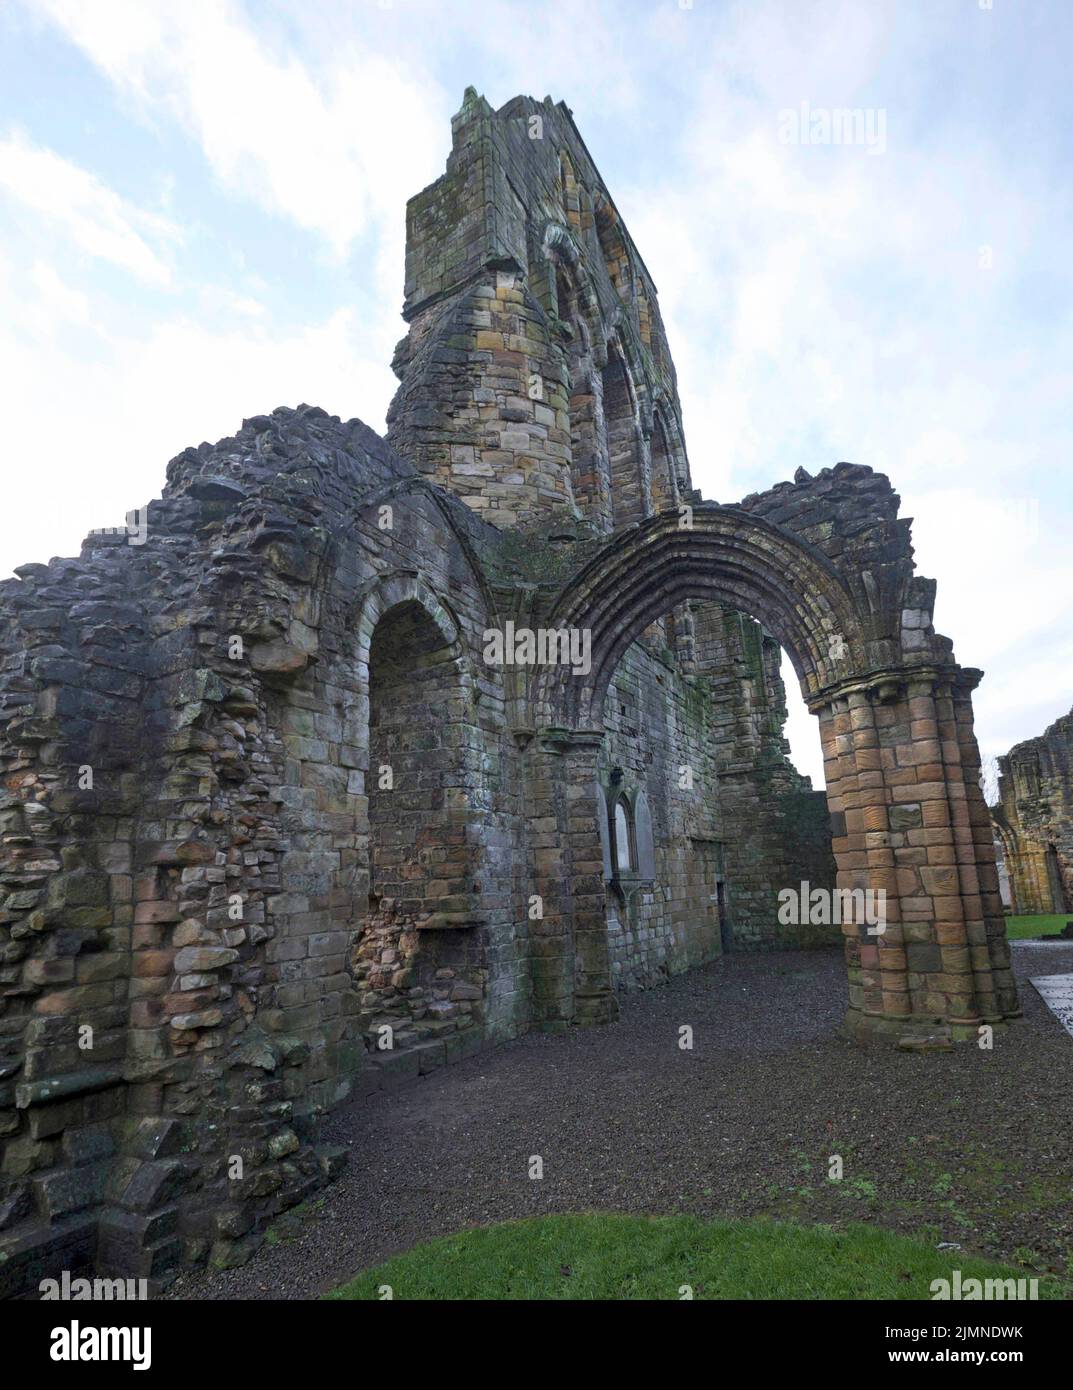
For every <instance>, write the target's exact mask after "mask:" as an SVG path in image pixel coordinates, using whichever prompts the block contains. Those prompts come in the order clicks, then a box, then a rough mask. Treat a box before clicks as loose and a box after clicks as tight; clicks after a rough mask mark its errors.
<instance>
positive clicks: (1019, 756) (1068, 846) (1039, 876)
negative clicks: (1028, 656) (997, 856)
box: [991, 713, 1073, 913]
mask: <svg viewBox="0 0 1073 1390" xmlns="http://www.w3.org/2000/svg"><path fill="white" fill-rule="evenodd" d="M999 770H1000V774H1001V775H1000V778H999V802H998V805H997V806H995V807H993V808H992V813H991V814H992V818H993V820H994V822H995V828H996V830H997V832H998V834H999V835H1000V836H1001V839H1002V848H1003V854H1004V858H1005V861H1006V870H1007V872H1008V874H1009V881H1010V892H1011V896H1012V904H1011V905H1012V908H1013V911H1014V912H1019V913H1033V912H1073V713H1071V714H1066V715H1063V716H1062V718H1061V719H1057V720H1055V722H1054V723H1053V724H1052V725H1051V726H1050V728H1048V729H1046V730H1045V731H1044V732H1043V733H1042V734H1041V735H1040V736H1039V738H1032V739H1028V740H1026V741H1025V742H1024V743H1019V744H1017V745H1016V747H1014V748H1011V749H1010V751H1009V752H1008V753H1007V754H1006V756H1005V757H1004V758H1000V759H999Z"/></svg>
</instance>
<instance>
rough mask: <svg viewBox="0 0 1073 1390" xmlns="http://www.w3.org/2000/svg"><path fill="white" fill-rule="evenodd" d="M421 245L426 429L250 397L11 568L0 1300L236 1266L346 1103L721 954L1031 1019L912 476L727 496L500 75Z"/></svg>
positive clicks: (969, 1017)
mask: <svg viewBox="0 0 1073 1390" xmlns="http://www.w3.org/2000/svg"><path fill="white" fill-rule="evenodd" d="M407 233H408V249H407V263H406V299H405V309H404V316H405V319H406V322H407V324H408V333H407V336H406V337H405V339H404V340H403V342H402V343H401V344H400V346H399V348H398V350H397V353H396V357H395V366H396V370H397V372H398V374H399V377H400V386H399V389H398V393H397V395H396V397H395V400H394V403H393V404H392V407H391V411H390V415H389V424H390V428H389V431H388V435H387V439H386V441H385V440H384V439H381V438H380V437H379V436H377V435H376V434H374V433H373V431H371V430H370V429H368V428H367V427H366V426H365V425H363V424H362V423H361V422H360V421H357V420H351V421H349V422H347V423H343V422H341V421H340V420H339V419H337V418H334V417H331V416H328V415H326V414H325V413H324V411H322V410H318V409H311V408H310V407H308V406H304V405H303V406H299V407H298V408H297V409H296V410H291V409H279V410H275V411H273V412H272V414H270V415H263V416H258V417H256V418H254V419H251V420H247V421H245V422H244V423H243V425H242V428H241V430H240V431H239V432H238V434H237V435H235V437H234V438H229V439H223V440H221V441H220V442H219V443H217V444H215V445H210V444H201V445H200V446H198V447H197V448H190V449H186V450H185V451H184V452H183V453H181V454H179V455H178V457H176V458H175V459H173V460H172V461H171V463H170V464H169V465H168V470H167V483H166V486H165V488H164V492H163V496H162V497H161V498H160V499H158V500H156V501H153V502H150V503H149V505H148V508H147V509H146V510H145V511H144V512H142V513H140V514H139V525H138V527H137V528H135V531H134V532H133V533H132V534H131V535H127V534H126V533H125V532H120V533H118V534H116V533H96V534H93V535H91V536H90V537H89V539H88V540H87V541H86V542H85V544H84V546H83V549H82V554H81V556H80V557H79V558H78V559H53V560H51V561H50V562H49V563H48V564H47V565H46V564H29V565H24V566H22V567H21V568H20V569H19V570H17V571H16V575H17V577H16V578H13V579H9V580H7V581H5V582H3V583H0V636H2V653H3V656H2V663H3V664H2V667H0V769H2V780H0V850H2V854H0V1136H2V1143H3V1155H2V1160H0V1292H3V1293H7V1294H11V1293H15V1292H18V1291H19V1290H22V1289H34V1288H36V1287H37V1283H38V1281H39V1280H40V1279H41V1278H42V1277H45V1276H51V1277H58V1273H59V1272H60V1271H63V1270H68V1271H80V1270H86V1269H92V1270H95V1271H97V1272H99V1273H100V1274H102V1275H114V1276H122V1277H137V1278H147V1279H149V1280H151V1281H157V1282H159V1281H162V1280H165V1279H167V1278H168V1277H169V1276H170V1275H171V1274H172V1273H173V1272H174V1271H175V1269H176V1268H177V1267H178V1266H179V1265H180V1264H181V1263H183V1262H186V1263H201V1262H205V1261H211V1262H212V1263H213V1264H215V1265H218V1266H219V1265H228V1264H233V1263H237V1262H239V1261H241V1260H243V1259H245V1258H247V1257H248V1255H249V1254H250V1253H251V1251H252V1250H253V1249H255V1248H256V1246H257V1244H258V1242H259V1241H260V1240H261V1239H262V1237H263V1231H264V1228H265V1225H266V1223H267V1222H268V1221H269V1220H270V1219H271V1218H272V1217H273V1215H274V1214H276V1213H278V1212H279V1211H281V1210H282V1209H283V1208H285V1207H287V1206H290V1205H293V1204H295V1203H297V1202H298V1201H300V1200H301V1199H302V1198H304V1197H305V1196H307V1194H309V1193H310V1192H311V1191H312V1190H313V1189H314V1188H315V1187H316V1186H317V1185H318V1184H319V1183H321V1182H323V1181H324V1180H325V1178H326V1177H329V1176H331V1175H332V1173H333V1172H334V1171H335V1170H336V1168H337V1167H338V1165H339V1164H340V1163H341V1161H342V1157H343V1155H342V1154H341V1153H340V1152H339V1151H337V1150H332V1149H328V1148H325V1147H324V1146H323V1144H322V1143H321V1141H320V1123H321V1120H322V1117H323V1116H324V1115H325V1114H326V1113H327V1112H328V1111H329V1110H331V1109H332V1107H334V1106H338V1105H339V1104H340V1103H341V1102H343V1101H344V1100H346V1099H347V1098H348V1097H349V1098H361V1097H362V1096H364V1095H367V1094H369V1093H371V1092H373V1091H375V1090H377V1089H378V1088H380V1087H382V1086H385V1085H387V1084H394V1083H395V1082H396V1081H399V1080H404V1079H407V1078H411V1077H416V1076H419V1075H420V1074H422V1073H426V1072H428V1071H430V1070H432V1069H433V1068H435V1067H438V1066H441V1065H443V1064H445V1063H448V1062H451V1061H453V1060H454V1059H456V1058H460V1057H465V1056H467V1055H469V1054H470V1053H471V1052H473V1051H474V1050H475V1049H478V1048H481V1047H486V1046H489V1045H492V1044H495V1043H497V1042H500V1041H502V1040H504V1039H509V1038H512V1037H516V1036H518V1035H519V1034H521V1033H523V1032H525V1031H526V1030H529V1029H534V1028H541V1029H563V1028H568V1027H572V1026H575V1025H584V1024H605V1023H609V1022H611V1021H612V1020H614V1018H615V1017H616V1013H617V1009H618V999H619V997H620V996H621V993H622V992H623V991H628V990H631V989H640V988H647V987H650V986H653V985H657V984H659V983H660V982H661V981H662V980H664V979H666V978H667V977H668V976H669V975H672V974H674V973H676V972H679V971H682V970H686V969H689V968H691V967H694V966H698V965H701V964H703V963H705V962H708V961H711V960H713V959H715V958H716V957H718V956H719V954H720V953H721V952H722V951H724V950H727V949H731V948H735V949H738V948H753V947H758V948H773V947H779V946H783V945H801V944H810V945H811V944H822V943H824V942H841V944H842V946H843V948H844V951H845V959H846V968H847V1006H848V1007H847V1026H848V1028H849V1029H850V1031H851V1032H853V1033H855V1034H859V1035H863V1036H873V1035H875V1036H879V1037H887V1036H889V1037H890V1038H891V1039H893V1040H898V1039H904V1038H906V1037H907V1036H908V1037H910V1038H913V1037H917V1038H927V1037H932V1036H934V1035H935V1034H936V1033H943V1034H945V1035H946V1036H947V1037H966V1036H974V1035H975V1030H976V1029H977V1028H978V1027H979V1026H980V1025H981V1023H992V1024H997V1023H1000V1022H1002V1021H1003V1020H1005V1019H1007V1018H1010V1017H1014V1016H1016V1014H1017V1012H1018V1007H1017V997H1016V993H1015V989H1014V983H1013V979H1012V976H1011V973H1010V969H1009V957H1008V952H1007V947H1006V942H1005V937H1004V931H1003V918H1002V912H1001V904H1000V901H999V896H998V885H997V878H996V871H995V857H994V849H993V844H992V832H991V826H990V822H989V817H988V811H987V807H986V805H985V804H984V800H983V796H982V794H981V792H980V788H979V780H978V779H979V767H980V759H979V753H978V749H977V745H976V739H975V737H974V734H973V723H972V691H973V689H974V687H975V685H976V683H977V681H978V679H979V675H980V673H979V672H977V671H973V670H966V669H963V668H962V667H960V666H958V664H957V663H956V662H955V660H954V657H953V653H952V648H951V644H950V642H949V641H948V640H947V639H946V638H944V637H941V636H938V635H937V634H936V633H935V631H934V629H933V627H932V607H933V602H934V598H935V585H934V583H932V582H931V581H929V580H927V579H924V578H921V577H920V576H918V575H916V574H915V573H914V568H913V561H912V550H911V545H910V531H909V522H908V521H907V520H904V519H900V518H899V516H898V505H899V499H898V497H897V496H896V494H895V493H894V492H893V490H892V488H891V485H890V483H889V482H888V481H887V479H886V478H885V477H882V476H881V475H878V474H875V473H873V472H872V471H871V470H870V469H868V468H865V467H858V466H854V465H851V464H848V463H840V464H838V465H837V466H835V467H834V468H824V469H823V470H822V471H820V472H819V473H818V474H817V475H816V476H815V477H812V476H810V475H809V474H808V473H806V472H805V471H804V470H798V472H797V474H796V476H795V479H794V481H793V482H782V483H779V484H777V485H776V486H775V487H773V488H771V489H770V490H768V491H766V492H763V493H758V494H754V495H752V496H750V497H747V498H746V499H745V500H744V501H743V502H740V503H735V504H733V505H719V504H717V503H715V502H705V501H703V500H702V499H701V497H700V495H699V493H698V492H697V491H696V490H695V489H694V488H693V486H692V482H691V479H690V470H689V462H688V459H687V455H686V448H685V441H684V435H683V429H682V418H681V408H680V404H679V400H678V393H677V389H676V384H675V373H674V367H673V364H672V361H671V355H670V351H669V348H668V344H667V339H666V336H665V333H664V330H663V325H662V322H661V318H660V311H659V304H658V300H657V295H656V289H655V286H654V285H653V283H652V280H651V277H650V276H649V274H648V271H647V270H646V268H645V265H644V262H643V261H642V260H641V257H640V255H639V254H638V252H637V249H636V247H635V246H634V244H633V241H632V239H631V237H630V235H629V232H628V231H627V229H626V227H625V226H624V225H623V222H622V219H621V217H620V215H619V213H618V211H617V209H616V207H615V204H614V202H613V201H612V199H611V197H610V195H609V193H608V192H607V190H606V189H605V187H604V185H603V182H602V180H601V178H600V175H599V173H598V172H597V170H596V168H595V166H594V165H593V162H592V159H591V158H590V156H589V154H588V151H587V150H586V148H585V145H584V143H583V142H582V140H581V137H580V136H579V134H578V132H577V130H576V129H575V126H574V123H573V120H572V119H571V116H570V113H569V111H568V110H567V108H566V107H565V106H563V105H561V104H558V105H556V104H553V103H552V102H551V101H550V99H549V100H547V101H544V102H536V101H533V100H531V99H529V98H524V97H519V98H516V99H515V100H513V101H511V102H509V103H508V104H507V105H506V106H505V107H503V108H502V110H500V111H494V110H493V109H492V108H491V107H490V106H489V105H488V103H487V102H486V101H485V100H484V99H483V98H481V97H478V96H477V95H476V93H475V92H473V91H472V90H470V91H468V92H467V93H466V97H465V101H464V104H463V106H462V109H461V111H460V112H459V113H458V115H457V117H456V118H455V121H454V147H453V149H452V152H451V155H450V157H449V159H448V164H447V172H446V173H445V175H444V176H443V177H442V178H441V179H439V180H437V182H436V183H434V184H432V185H431V187H429V188H427V189H425V190H424V192H422V193H420V194H418V195H417V197H416V198H414V199H412V200H411V202H410V204H409V207H408V210H407ZM128 542H136V543H128ZM780 645H781V647H782V648H784V649H785V650H786V652H787V653H788V654H789V657H790V660H791V661H792V663H793V666H794V669H795V671H796V674H797V677H798V680H799V683H800V689H801V692H802V694H803V696H804V698H805V700H806V701H807V703H808V706H809V708H810V709H811V710H812V712H813V713H814V714H815V715H816V716H817V719H818V721H819V730H820V737H821V740H822V744H823V750H824V758H825V768H826V781H827V790H826V799H825V798H824V796H823V794H822V793H817V792H814V791H813V790H812V788H811V785H810V784H809V782H808V780H807V779H806V778H803V777H801V776H799V775H798V773H797V772H796V771H795V769H794V768H793V766H792V764H791V763H790V761H789V759H788V756H787V755H788V745H787V743H786V740H785V738H784V735H783V725H784V722H785V718H786V704H785V691H784V688H783V685H782V682H781V679H780V676H779V657H780V653H779V648H780ZM801 884H806V885H812V887H813V888H814V889H818V890H821V891H828V890H831V889H833V888H835V887H836V885H837V887H838V888H839V889H841V890H843V896H844V900H845V901H847V902H851V901H853V900H854V895H857V896H858V897H860V898H861V899H862V900H863V899H864V897H865V896H866V895H868V897H869V900H870V901H871V900H872V899H873V898H874V897H875V896H876V895H879V894H882V895H883V899H884V901H885V904H886V908H885V917H884V921H883V925H882V927H878V928H877V927H876V926H875V925H874V924H872V923H866V922H864V921H855V920H839V919H838V918H835V919H833V920H832V919H828V918H826V917H821V918H819V919H816V918H814V917H811V916H810V918H809V920H808V921H803V920H800V919H798V920H797V921H795V922H791V923H786V922H780V920H779V913H778V902H779V894H780V893H782V892H784V891H785V890H787V889H790V890H792V893H791V894H790V895H789V896H790V897H791V899H793V898H794V897H795V895H796V894H797V893H798V890H799V886H800V885H801ZM801 1007H802V1008H808V1007H809V1001H808V1000H807V999H804V998H803V999H802V1001H801ZM355 1154H356V1159H357V1161H359V1162H360V1161H361V1154H360V1149H355Z"/></svg>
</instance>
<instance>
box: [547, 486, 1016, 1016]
mask: <svg viewBox="0 0 1073 1390" xmlns="http://www.w3.org/2000/svg"><path fill="white" fill-rule="evenodd" d="M906 539H907V538H906ZM832 549H833V550H834V553H835V554H836V555H837V554H838V553H839V541H838V539H837V538H836V542H835V544H834V546H832ZM889 553H890V552H889V551H888V554H889ZM910 553H911V552H910ZM905 559H908V556H906V557H905ZM926 585H927V581H918V580H916V579H915V578H914V577H913V574H912V567H911V563H905V562H904V561H903V560H901V559H900V557H895V559H894V562H893V563H891V564H888V565H887V567H886V568H885V569H884V568H883V567H882V565H880V564H877V565H876V566H875V567H874V568H873V569H869V568H867V567H864V566H858V567H857V568H856V571H855V572H854V573H850V572H848V571H847V568H846V567H844V566H840V565H839V564H837V563H836V562H835V559H834V558H833V557H832V555H829V554H825V553H824V552H823V551H822V550H821V549H820V548H819V547H818V546H817V545H815V544H813V543H812V542H811V541H810V540H809V539H806V538H805V537H803V536H801V535H799V534H794V533H793V532H792V531H790V530H789V529H787V528H786V527H784V526H780V525H778V524H776V523H775V522H773V521H771V520H769V519H767V518H766V517H764V516H760V515H756V514H754V513H753V512H751V511H749V510H747V509H746V508H745V507H722V506H718V505H716V504H698V505H697V506H696V507H694V508H690V507H680V508H679V509H678V510H677V511H676V512H664V513H663V514H661V515H659V516H654V517H650V518H648V519H647V520H645V521H644V522H641V523H639V524H636V525H634V526H631V527H627V528H625V529H624V530H623V531H621V532H618V533H616V535H615V536H614V537H612V538H611V540H609V541H608V543H607V544H606V545H605V546H603V547H602V549H601V550H600V551H599V552H598V553H597V554H596V555H595V556H594V557H593V558H592V559H591V560H590V561H589V563H588V564H587V565H585V566H584V567H583V568H582V569H581V570H580V571H579V572H578V573H577V574H576V575H575V576H574V577H573V579H572V580H571V581H570V582H569V583H568V584H567V585H566V586H565V587H564V589H563V590H562V592H561V593H560V595H559V598H558V601H557V602H556V603H555V604H554V606H553V607H552V610H551V613H550V615H549V621H550V622H551V624H552V625H553V626H554V627H555V628H557V629H559V630H562V629H569V630H573V631H576V632H579V633H580V640H579V641H576V642H574V644H573V646H574V648H575V649H577V650H582V651H585V652H587V653H588V660H587V661H586V662H585V663H584V666H583V667H582V666H581V665H579V664H577V663H575V664H573V665H568V664H563V665H557V666H551V667H548V668H545V669H543V670H542V671H541V672H540V674H539V676H538V677H537V680H536V682H535V692H534V693H535V706H536V708H537V710H538V711H539V715H540V719H541V722H542V724H543V726H544V729H545V730H546V735H545V737H546V740H547V741H548V742H549V743H551V742H554V741H556V740H557V741H558V747H559V749H560V751H563V750H566V751H567V754H568V764H567V773H566V775H567V777H568V778H569V779H570V781H571V793H570V795H571V796H572V797H573V799H574V807H573V824H575V825H577V826H578V829H577V830H576V831H573V830H572V831H571V834H572V835H574V836H576V837H577V838H578V844H577V846H576V848H575V849H574V851H573V858H574V860H575V861H576V862H585V857H586V855H587V854H588V855H591V856H592V857H595V854H596V852H597V850H596V849H593V848H591V847H590V846H588V845H587V842H586V841H587V839H588V838H591V836H592V834H594V833H595V832H590V829H589V827H588V825H587V824H586V822H584V821H583V820H582V819H581V818H580V816H579V815H578V804H579V803H581V804H584V798H586V797H590V798H591V795H592V793H591V792H590V791H588V790H587V789H588V788H590V787H591V785H592V782H593V778H594V770H595V768H596V765H597V758H598V749H599V746H600V743H601V740H602V739H603V736H604V731H603V725H602V710H603V703H604V698H605V695H606V692H607V689H608V684H609V682H610V680H611V678H612V676H613V674H614V672H615V670H616V667H617V665H618V663H619V661H620V660H621V659H622V657H623V654H624V653H625V652H626V650H627V649H628V648H629V647H630V645H631V644H632V643H633V642H635V641H636V640H637V639H638V638H639V637H640V636H641V634H642V633H643V632H644V631H645V629H646V628H648V627H649V626H650V624H652V623H653V622H655V621H656V620H658V619H659V618H661V617H662V616H663V615H665V614H667V613H669V612H670V611H671V610H673V609H674V608H675V607H676V606H677V605H679V604H681V603H683V602H684V601H686V600H690V599H700V600H711V601H715V602H717V603H720V604H723V605H725V606H727V607H728V608H731V609H735V610H737V611H739V612H742V613H745V614H749V615H750V616H751V617H753V618H755V619H756V620H757V621H759V623H760V624H761V625H762V627H763V628H764V629H766V630H767V631H768V632H769V633H770V634H771V635H772V636H773V637H774V638H776V639H777V641H778V642H779V644H780V645H781V646H782V647H783V649H784V650H785V651H786V652H787V654H788V655H789V657H790V660H791V662H792V664H793V666H794V670H795V672H796V674H797V677H798V680H799V682H800V686H801V691H802V694H803V696H804V697H805V700H806V703H807V704H808V706H809V708H810V709H811V710H812V711H813V712H814V713H815V714H817V715H818V717H819V721H820V738H821V743H822V746H823V751H824V765H825V774H826V781H827V800H828V807H829V811H830V814H831V825H832V850H833V852H834V857H835V862H836V865H837V889H836V890H835V896H836V898H838V899H839V900H840V901H839V908H840V910H841V912H842V913H844V914H845V915H842V916H840V917H839V918H838V919H837V920H838V921H839V923H840V927H841V932H842V937H843V942H844V947H845V956H846V964H847V971H848V980H849V1010H848V1013H847V1024H848V1025H849V1026H850V1027H851V1029H853V1030H854V1031H857V1032H866V1033H876V1032H881V1033H882V1032H894V1033H897V1034H899V1035H905V1034H907V1033H908V1034H914V1035H916V1036H920V1035H927V1034H928V1033H930V1032H931V1031H934V1030H935V1029H936V1028H937V1027H938V1028H941V1029H942V1030H943V1032H944V1033H945V1034H946V1035H948V1036H949V1035H951V1034H953V1035H954V1036H968V1035H970V1034H972V1033H974V1032H975V1030H976V1029H977V1028H978V1027H979V1026H981V1024H991V1023H995V1022H999V1021H1001V1020H1003V1019H1004V1018H1006V1017H1009V1016H1014V1015H1016V1013H1017V1012H1018V1010H1017V1003H1016V992H1015V989H1014V986H1013V982H1012V977H1011V976H1010V973H1009V957H1008V951H1007V949H1006V945H1005V939H1004V932H1003V927H1002V919H1001V907H1000V904H999V900H998V892H997V876H996V873H995V866H994V851H993V847H992V845H991V831H990V825H989V817H988V813H987V808H986V806H985V805H984V802H983V797H982V794H981V793H980V792H979V785H978V773H979V750H978V748H977V745H976V740H975V735H974V733H973V730H972V708H971V691H972V689H973V688H974V686H975V684H976V682H977V680H978V679H979V673H978V672H972V671H963V670H962V668H960V667H959V666H957V665H956V663H954V662H953V660H952V658H951V656H950V646H949V643H948V642H946V639H943V638H938V637H933V636H932V635H931V629H930V608H929V610H928V611H927V612H925V611H924V610H923V609H922V608H920V607H919V606H915V605H919V603H920V602H922V599H921V595H922V594H923V593H924V588H922V587H921V586H925V587H926ZM911 605H914V606H911ZM594 818H595V812H594ZM788 886H791V885H788ZM601 931H602V924H601V921H600V905H599V903H598V902H596V901H595V900H594V899H593V898H592V897H591V896H587V897H585V898H584V899H583V900H581V902H580V905H579V906H575V909H574V943H575V953H576V959H577V962H578V967H577V972H576V973H577V978H578V980H579V982H581V983H582V984H583V989H580V990H579V993H581V994H582V996H583V998H584V1000H585V1003H586V1007H587V1008H588V1010H589V1011H590V1013H591V1014H592V1015H593V1016H595V1017H599V1016H602V1015H603V1016H606V1014H607V1013H608V1012H609V1011H613V1008H614V1004H613V1001H608V1000H607V999H606V996H607V995H608V994H609V992H610V991H609V987H608V985H607V983H606V980H607V974H608V972H607V967H606V964H605V962H604V961H603V960H602V958H601V951H602V950H604V951H606V948H605V947H604V946H603V944H602V941H601Z"/></svg>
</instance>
